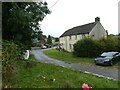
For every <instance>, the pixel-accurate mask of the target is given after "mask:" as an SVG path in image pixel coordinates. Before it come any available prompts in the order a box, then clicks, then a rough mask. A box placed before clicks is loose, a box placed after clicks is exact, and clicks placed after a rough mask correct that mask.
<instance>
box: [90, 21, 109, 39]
mask: <svg viewBox="0 0 120 90" xmlns="http://www.w3.org/2000/svg"><path fill="white" fill-rule="evenodd" d="M93 35H94V36H93ZM89 36H91V37H92V38H93V39H100V38H107V33H106V31H105V29H104V27H103V26H102V24H101V23H100V22H97V24H96V26H95V27H94V28H93V29H92V30H91V32H90V33H89Z"/></svg>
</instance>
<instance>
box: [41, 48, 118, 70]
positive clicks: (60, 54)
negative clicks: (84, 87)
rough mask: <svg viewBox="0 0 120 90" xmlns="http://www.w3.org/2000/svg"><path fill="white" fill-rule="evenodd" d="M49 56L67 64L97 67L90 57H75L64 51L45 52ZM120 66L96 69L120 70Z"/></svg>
mask: <svg viewBox="0 0 120 90" xmlns="http://www.w3.org/2000/svg"><path fill="white" fill-rule="evenodd" d="M43 52H44V53H45V54H46V55H47V56H49V57H51V58H54V59H58V60H61V61H65V62H72V63H81V64H86V65H92V66H96V65H95V63H94V58H88V57H75V56H74V55H73V54H72V53H68V52H64V51H58V50H56V49H51V50H46V51H43ZM119 65H120V62H119V63H117V64H115V65H113V66H108V67H104V66H96V67H100V68H109V69H116V70H117V69H118V67H119Z"/></svg>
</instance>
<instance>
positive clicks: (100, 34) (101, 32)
mask: <svg viewBox="0 0 120 90" xmlns="http://www.w3.org/2000/svg"><path fill="white" fill-rule="evenodd" d="M93 35H94V37H93ZM85 37H93V39H100V38H107V33H106V31H105V29H104V27H103V26H102V25H101V23H100V22H97V24H96V26H95V27H94V28H93V29H92V30H91V32H90V33H89V34H85V35H84V36H83V34H80V35H77V38H76V35H71V39H70V36H64V37H60V44H61V46H60V47H61V48H62V49H64V50H66V51H68V52H72V51H73V45H74V44H75V43H76V42H77V41H78V40H80V39H83V38H85ZM70 44H71V48H70Z"/></svg>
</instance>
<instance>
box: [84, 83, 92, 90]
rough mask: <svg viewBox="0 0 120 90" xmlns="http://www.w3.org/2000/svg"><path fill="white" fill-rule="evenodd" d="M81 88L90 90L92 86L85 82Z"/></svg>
mask: <svg viewBox="0 0 120 90" xmlns="http://www.w3.org/2000/svg"><path fill="white" fill-rule="evenodd" d="M82 88H83V90H92V87H89V86H88V85H87V84H85V83H84V84H83V85H82Z"/></svg>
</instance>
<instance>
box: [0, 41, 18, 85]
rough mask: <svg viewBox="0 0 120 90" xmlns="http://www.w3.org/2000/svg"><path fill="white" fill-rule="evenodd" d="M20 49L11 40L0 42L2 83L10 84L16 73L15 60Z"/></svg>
mask: <svg viewBox="0 0 120 90" xmlns="http://www.w3.org/2000/svg"><path fill="white" fill-rule="evenodd" d="M19 54H20V50H19V48H18V46H17V45H16V44H15V43H13V42H12V41H3V42H2V77H3V85H4V84H7V85H8V84H10V82H11V81H12V79H13V78H15V75H16V73H17V62H16V61H17V60H18V59H20V58H19Z"/></svg>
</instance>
